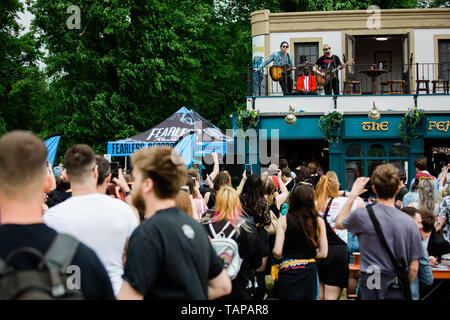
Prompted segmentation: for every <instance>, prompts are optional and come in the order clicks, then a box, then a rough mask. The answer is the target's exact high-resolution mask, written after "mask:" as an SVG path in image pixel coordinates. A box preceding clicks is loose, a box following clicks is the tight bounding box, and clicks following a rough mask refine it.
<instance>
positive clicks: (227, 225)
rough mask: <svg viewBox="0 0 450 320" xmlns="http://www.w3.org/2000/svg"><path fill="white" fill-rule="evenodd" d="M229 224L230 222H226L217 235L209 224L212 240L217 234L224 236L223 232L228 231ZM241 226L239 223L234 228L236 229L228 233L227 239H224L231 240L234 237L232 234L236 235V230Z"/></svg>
mask: <svg viewBox="0 0 450 320" xmlns="http://www.w3.org/2000/svg"><path fill="white" fill-rule="evenodd" d="M230 224H231V222H230V221H228V222H227V223H226V224H225V226H224V227H223V228H222V230H220V232H219V233H216V230H214V227H213V224H212V223H210V224H209V230H211V233H212V235H213V237H214V239H215V238H217V234H225V232H224V231H225V230H227V229H228V227H229V226H230ZM241 225H242V223H239V224H238V225H237V226H236V228H233V230H232V231H231V232H230V234H229V235H228V237H226V238H229V239H231V238H232V237H233V236H234V234H235V233H236V229H238V228H239V227H240V226H241Z"/></svg>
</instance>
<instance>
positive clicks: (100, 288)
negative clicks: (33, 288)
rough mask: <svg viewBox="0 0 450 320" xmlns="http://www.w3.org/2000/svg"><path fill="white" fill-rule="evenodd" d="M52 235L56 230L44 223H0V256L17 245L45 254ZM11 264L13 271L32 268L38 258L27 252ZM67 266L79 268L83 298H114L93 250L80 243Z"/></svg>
mask: <svg viewBox="0 0 450 320" xmlns="http://www.w3.org/2000/svg"><path fill="white" fill-rule="evenodd" d="M56 235H57V232H56V231H55V230H53V229H51V228H49V227H48V226H46V225H45V224H29V225H15V224H6V225H2V226H0V257H2V259H5V258H6V256H7V255H8V254H9V253H10V252H11V251H12V250H14V249H17V248H20V247H32V248H35V249H37V250H39V251H40V252H42V253H43V254H45V253H46V252H47V250H48V249H49V248H50V245H51V244H52V243H53V240H54V239H55V237H56ZM11 264H12V267H13V268H14V269H16V270H29V269H34V268H36V267H37V265H38V264H39V258H37V257H35V256H33V255H31V254H21V255H18V256H16V257H14V258H13V259H12V261H11ZM71 265H76V266H78V267H80V275H81V277H80V278H81V279H80V280H81V282H80V285H81V291H82V292H83V295H84V297H85V299H87V300H114V299H115V297H114V293H113V289H112V285H111V281H110V280H109V276H108V273H107V272H106V270H105V267H104V266H103V264H102V263H101V262H100V260H99V258H98V257H97V255H96V254H95V252H94V251H92V250H91V249H89V248H88V247H87V246H85V245H84V244H82V243H80V244H79V246H78V249H77V252H76V253H75V256H74V257H73V260H72V263H71ZM68 275H71V274H68Z"/></svg>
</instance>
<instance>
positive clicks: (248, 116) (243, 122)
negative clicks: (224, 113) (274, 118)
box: [237, 110, 260, 130]
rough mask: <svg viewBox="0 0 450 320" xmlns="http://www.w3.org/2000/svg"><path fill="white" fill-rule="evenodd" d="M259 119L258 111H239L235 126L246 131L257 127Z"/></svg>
mask: <svg viewBox="0 0 450 320" xmlns="http://www.w3.org/2000/svg"><path fill="white" fill-rule="evenodd" d="M259 119H260V114H259V110H240V111H239V114H238V116H237V126H238V128H239V129H243V130H246V129H248V128H254V127H256V126H257V125H258V123H259Z"/></svg>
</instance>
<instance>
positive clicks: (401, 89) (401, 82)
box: [387, 80, 405, 94]
mask: <svg viewBox="0 0 450 320" xmlns="http://www.w3.org/2000/svg"><path fill="white" fill-rule="evenodd" d="M387 83H388V87H389V94H403V93H405V91H404V86H405V80H388V82H387ZM395 85H398V86H399V88H398V89H399V90H398V91H396V90H394V89H395V88H394V86H395Z"/></svg>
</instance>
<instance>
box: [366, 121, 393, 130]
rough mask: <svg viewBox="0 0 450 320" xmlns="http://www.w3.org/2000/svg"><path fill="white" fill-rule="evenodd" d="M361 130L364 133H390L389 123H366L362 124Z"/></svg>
mask: <svg viewBox="0 0 450 320" xmlns="http://www.w3.org/2000/svg"><path fill="white" fill-rule="evenodd" d="M361 128H362V129H363V130H364V131H388V130H389V122H388V121H383V122H380V123H377V122H373V121H366V122H363V123H361Z"/></svg>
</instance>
